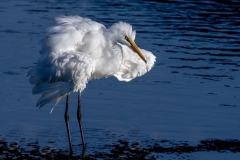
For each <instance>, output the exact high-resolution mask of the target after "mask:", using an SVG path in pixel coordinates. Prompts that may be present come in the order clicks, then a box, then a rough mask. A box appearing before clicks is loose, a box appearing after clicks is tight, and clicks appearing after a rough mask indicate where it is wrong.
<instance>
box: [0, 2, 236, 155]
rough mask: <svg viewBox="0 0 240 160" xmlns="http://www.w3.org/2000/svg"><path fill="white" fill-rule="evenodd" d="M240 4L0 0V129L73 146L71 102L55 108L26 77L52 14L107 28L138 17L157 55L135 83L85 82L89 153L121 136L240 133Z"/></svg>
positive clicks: (22, 138)
mask: <svg viewBox="0 0 240 160" xmlns="http://www.w3.org/2000/svg"><path fill="white" fill-rule="evenodd" d="M239 6H240V2H239V1H237V0H236V1H234V0H229V1H218V0H203V1H191V0H187V1H183V0H177V1H171V0H168V1H165V0H161V1H160V0H159V1H158V0H145V1H141V2H139V1H131V2H128V1H117V2H115V1H110V0H109V1H108V0H107V1H101V2H96V1H70V0H51V1H26V0H25V1H24V0H22V1H17V0H12V1H7V0H2V1H0V14H1V17H4V18H1V19H0V41H1V43H0V48H1V56H0V61H1V63H0V76H1V83H0V88H1V93H2V94H0V100H1V105H0V122H1V123H0V126H1V129H0V135H1V136H2V137H4V138H6V140H5V142H18V145H20V146H21V144H22V143H28V142H29V143H30V142H35V141H38V144H37V146H46V144H48V142H49V141H50V142H54V143H51V145H49V146H50V148H51V149H52V148H54V149H56V150H59V149H62V150H68V141H67V133H66V129H65V124H64V119H63V113H64V102H61V103H60V104H59V105H58V106H57V107H56V108H55V110H54V112H53V113H52V114H49V112H50V110H51V108H52V106H53V105H54V104H50V105H47V106H45V107H44V108H42V109H40V110H39V109H37V108H35V104H36V101H37V99H38V97H37V96H33V95H32V94H31V86H30V84H29V83H28V77H27V76H26V75H27V71H28V70H29V68H31V67H32V66H33V65H34V63H35V62H36V60H37V58H38V57H39V54H38V52H39V50H40V44H39V41H40V40H41V38H43V37H44V36H45V35H46V29H47V28H48V27H49V26H51V25H52V24H53V19H54V17H56V16H59V15H80V16H83V17H88V18H91V19H93V20H96V21H98V22H101V23H103V24H104V25H106V27H109V26H110V25H112V24H113V23H114V22H117V21H126V22H129V23H131V24H132V25H133V27H134V29H136V30H137V36H136V42H137V44H138V45H139V46H140V47H141V48H145V49H147V50H150V51H152V52H153V53H154V55H156V57H157V62H156V65H155V67H154V68H153V70H151V72H149V73H148V74H146V75H144V76H143V77H140V78H137V79H134V80H133V81H131V82H129V83H124V82H118V81H117V80H116V79H115V78H109V79H101V80H96V81H91V82H90V83H89V84H88V85H87V89H86V90H84V92H83V104H82V106H83V129H84V132H85V136H86V143H87V145H88V147H89V150H88V151H87V152H88V153H87V154H92V153H93V152H95V151H96V150H98V149H99V148H98V146H104V145H109V144H114V143H116V142H117V140H118V139H128V141H129V143H130V144H131V143H133V142H142V141H149V140H151V139H153V141H157V140H162V139H166V140H170V141H172V140H175V141H188V142H189V145H191V143H197V142H199V141H201V140H202V139H209V138H217V139H222V140H224V139H240V137H239V135H240V128H239V126H240V118H239V117H240V115H239V114H240V104H239V96H240V84H239V78H240V74H239V72H240V68H239V67H240V47H239V44H240V30H239V25H240V20H239V13H240V10H239V8H240V7H239ZM76 99H77V95H76V94H71V97H70V111H69V112H70V113H69V114H70V127H71V131H72V138H73V144H74V150H79V146H78V145H79V144H80V143H81V141H80V135H79V131H78V127H77V118H76V109H77V104H76ZM12 145H13V146H14V145H15V144H12ZM151 145H152V144H151ZM24 149H27V147H25V148H24ZM104 150H108V149H106V148H105V149H104ZM227 150H228V149H227ZM208 154H210V153H208ZM160 155H161V154H160ZM201 156H202V155H201V154H198V155H197V156H196V157H201ZM211 156H212V157H217V155H211ZM228 156H229V155H228ZM232 156H233V155H232ZM196 157H194V158H196ZM218 158H223V157H221V156H219V157H218ZM228 158H229V157H228ZM178 159H181V157H178ZM200 159H201V158H200Z"/></svg>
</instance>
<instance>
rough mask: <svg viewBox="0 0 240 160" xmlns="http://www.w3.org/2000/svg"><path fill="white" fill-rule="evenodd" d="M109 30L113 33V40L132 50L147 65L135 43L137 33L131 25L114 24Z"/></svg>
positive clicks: (123, 23)
mask: <svg viewBox="0 0 240 160" xmlns="http://www.w3.org/2000/svg"><path fill="white" fill-rule="evenodd" d="M109 30H110V31H111V33H112V38H113V40H114V41H116V42H120V43H122V44H125V45H127V46H128V47H130V48H132V49H133V50H134V51H135V52H136V53H137V54H138V55H139V56H140V57H141V58H142V60H143V61H144V62H145V63H147V61H146V59H145V57H144V55H143V54H142V52H141V51H140V49H139V48H138V46H137V44H136V43H135V42H134V40H135V36H136V31H135V30H133V29H132V26H131V25H130V24H128V23H125V22H118V23H115V24H113V25H112V26H111V27H110V28H109Z"/></svg>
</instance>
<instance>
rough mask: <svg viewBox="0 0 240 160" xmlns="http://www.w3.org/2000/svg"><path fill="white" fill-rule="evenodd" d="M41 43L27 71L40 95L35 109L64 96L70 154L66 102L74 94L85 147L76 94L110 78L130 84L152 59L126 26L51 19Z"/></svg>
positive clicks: (151, 55) (74, 18)
mask: <svg viewBox="0 0 240 160" xmlns="http://www.w3.org/2000/svg"><path fill="white" fill-rule="evenodd" d="M56 22H57V23H56V25H55V26H53V27H52V28H50V30H49V34H48V36H47V37H46V38H44V39H43V41H42V43H43V47H42V49H41V50H40V54H41V57H40V58H39V60H38V62H37V64H36V66H35V67H33V68H32V69H30V70H29V72H28V75H29V76H30V78H29V82H30V83H31V84H32V85H34V87H33V89H32V93H33V94H42V96H41V97H40V98H39V100H38V102H37V104H36V106H37V107H40V108H41V107H42V106H44V105H45V104H47V103H49V102H52V101H56V104H57V103H58V102H59V101H60V100H61V99H62V98H64V97H66V110H65V122H66V127H67V133H68V140H69V146H70V152H71V153H72V143H71V136H70V130H69V122H68V120H69V116H68V99H69V94H70V93H71V92H78V93H79V96H78V111H77V118H78V123H79V127H80V132H81V138H82V144H83V148H85V143H84V137H83V132H82V125H81V106H80V100H81V92H82V91H83V90H84V88H85V87H86V84H87V82H88V81H89V80H92V79H99V78H103V77H109V76H115V77H116V78H117V79H118V80H120V81H127V82H128V81H130V80H132V79H134V78H136V77H139V76H141V75H143V74H145V73H146V72H148V71H149V70H150V69H151V68H152V67H153V65H154V63H155V58H156V57H155V56H154V55H153V54H152V53H151V52H149V51H147V50H144V49H140V48H138V47H137V45H136V43H135V42H134V40H135V36H136V32H135V30H133V29H132V26H131V25H130V24H128V23H125V22H118V23H115V24H113V25H112V26H111V27H110V28H109V29H106V27H105V26H104V25H102V24H100V23H98V22H95V21H92V20H90V19H88V18H82V17H79V16H62V17H58V18H56Z"/></svg>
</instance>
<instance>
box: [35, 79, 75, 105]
mask: <svg viewBox="0 0 240 160" xmlns="http://www.w3.org/2000/svg"><path fill="white" fill-rule="evenodd" d="M73 87H74V85H73V83H70V82H56V83H44V84H40V85H36V86H34V88H33V94H41V93H42V96H41V97H40V98H39V100H38V102H37V104H36V106H37V107H39V108H41V107H42V106H44V105H45V104H47V103H50V102H52V101H54V100H57V102H59V101H60V100H61V99H62V98H63V97H64V96H66V95H67V94H69V93H70V92H71V91H72V90H73Z"/></svg>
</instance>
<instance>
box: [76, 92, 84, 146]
mask: <svg viewBox="0 0 240 160" xmlns="http://www.w3.org/2000/svg"><path fill="white" fill-rule="evenodd" d="M77 118H78V124H79V128H80V132H81V138H82V145H83V149H85V148H86V145H85V142H84V136H83V131H82V121H81V118H82V114H81V91H78V110H77Z"/></svg>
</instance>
